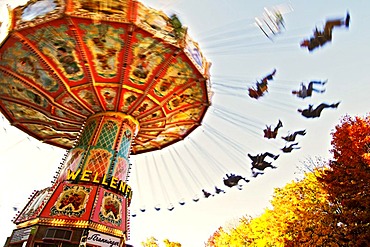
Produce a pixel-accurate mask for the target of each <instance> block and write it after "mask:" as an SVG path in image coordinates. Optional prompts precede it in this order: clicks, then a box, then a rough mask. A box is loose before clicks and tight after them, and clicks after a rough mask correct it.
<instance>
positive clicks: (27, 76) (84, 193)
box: [0, 0, 211, 247]
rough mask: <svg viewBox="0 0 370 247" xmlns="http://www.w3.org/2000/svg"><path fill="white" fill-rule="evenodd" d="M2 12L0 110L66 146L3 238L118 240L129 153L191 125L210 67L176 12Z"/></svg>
mask: <svg viewBox="0 0 370 247" xmlns="http://www.w3.org/2000/svg"><path fill="white" fill-rule="evenodd" d="M9 12H10V20H9V25H8V27H7V35H6V37H5V39H4V40H3V41H2V43H1V45H0V110H1V112H2V114H3V115H4V116H5V117H6V118H7V119H8V121H9V122H10V123H11V124H12V125H13V126H15V127H17V128H19V129H20V130H22V131H24V132H25V133H27V134H28V135H30V136H32V137H34V138H36V139H38V140H40V141H42V142H45V143H48V144H50V145H54V146H57V147H60V148H64V149H66V150H68V151H67V153H66V156H65V157H64V159H63V161H62V163H61V166H60V167H59V168H58V170H57V174H56V176H55V177H54V181H53V183H52V185H51V186H50V187H48V188H45V189H43V190H38V191H35V193H34V194H33V195H32V197H31V199H30V201H29V203H28V204H27V205H26V206H25V208H24V209H23V210H22V211H21V212H20V213H19V214H18V215H17V216H16V217H15V220H14V223H15V224H16V229H15V230H14V231H13V233H12V235H11V236H10V237H9V239H8V241H7V244H6V245H7V246H39V247H42V246H57V245H58V246H60V247H62V246H107V247H108V246H110V247H112V246H125V242H126V240H127V238H128V236H129V235H128V233H129V210H128V209H129V206H130V202H131V199H134V197H133V191H132V189H131V187H130V185H129V181H128V174H129V169H130V162H129V157H130V155H138V154H141V153H145V152H151V151H155V150H159V149H162V148H164V147H166V146H169V145H171V144H173V143H175V142H177V141H180V140H182V139H183V138H184V137H186V136H187V135H189V134H190V133H191V132H192V131H193V130H194V129H195V128H197V127H198V126H199V125H200V124H201V122H202V119H203V117H204V115H205V113H206V111H207V109H208V107H209V105H210V102H211V91H210V84H209V67H210V63H209V62H207V60H206V59H205V58H204V57H203V55H202V53H201V51H200V50H199V47H198V44H197V43H196V42H194V41H193V40H192V39H191V38H190V37H189V35H188V33H187V29H186V28H185V27H184V26H182V24H181V22H180V20H179V19H178V17H177V16H176V15H172V16H168V15H166V14H165V13H163V12H162V11H158V10H155V9H152V8H149V7H146V6H144V5H143V4H142V3H140V2H138V1H135V0H114V1H113V0H30V1H29V2H28V3H27V4H25V5H23V6H20V7H17V8H15V9H13V10H9ZM45 155H47V154H45ZM29 165H32V166H34V167H35V170H37V164H29ZM40 172H42V171H40ZM139 176H140V174H139Z"/></svg>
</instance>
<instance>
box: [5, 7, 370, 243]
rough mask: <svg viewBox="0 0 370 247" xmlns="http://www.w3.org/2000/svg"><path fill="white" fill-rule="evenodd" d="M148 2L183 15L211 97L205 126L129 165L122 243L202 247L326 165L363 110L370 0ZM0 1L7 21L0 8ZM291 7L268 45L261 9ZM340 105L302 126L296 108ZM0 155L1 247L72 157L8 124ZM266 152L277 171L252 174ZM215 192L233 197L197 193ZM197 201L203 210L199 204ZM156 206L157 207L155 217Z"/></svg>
mask: <svg viewBox="0 0 370 247" xmlns="http://www.w3.org/2000/svg"><path fill="white" fill-rule="evenodd" d="M11 2H12V3H15V2H14V1H11ZM23 2H24V1H23ZM143 2H144V3H145V4H146V5H147V6H151V7H154V8H156V9H162V10H163V11H164V12H165V13H167V14H172V13H176V14H178V16H179V18H180V20H181V21H182V23H183V24H184V25H185V26H187V27H188V29H189V34H190V35H191V36H192V37H193V38H194V40H195V41H197V42H198V43H199V46H200V48H201V49H202V51H203V53H204V55H205V56H206V58H207V59H208V60H209V61H210V62H212V67H211V82H212V83H213V88H214V91H215V95H214V97H213V101H212V106H211V107H210V108H209V111H208V113H207V115H206V117H205V120H204V123H203V125H202V126H201V127H199V128H198V129H197V130H196V131H194V132H193V133H192V134H191V135H190V136H189V137H188V138H186V139H185V140H184V141H182V142H180V143H178V144H176V145H174V146H172V147H169V148H165V149H164V150H162V151H159V152H153V153H149V154H143V155H140V156H132V157H131V161H132V163H133V168H132V171H133V172H132V175H131V177H130V180H129V182H128V183H129V184H130V185H131V186H132V188H133V192H134V194H133V202H132V206H131V211H132V212H133V213H136V217H131V219H130V228H131V230H130V240H129V241H128V242H127V243H130V244H133V245H134V246H141V245H140V242H141V241H143V240H145V239H146V238H147V237H150V236H154V237H156V238H157V239H158V240H160V242H161V244H162V240H163V239H165V238H169V240H171V241H176V242H180V243H181V244H182V246H183V247H198V246H199V247H200V246H203V243H204V242H205V241H207V239H208V237H209V236H210V235H212V234H213V232H214V231H216V230H217V228H218V227H219V226H225V225H232V224H234V223H235V221H236V219H238V218H240V217H241V216H243V215H246V214H250V215H253V216H254V215H258V214H259V213H261V212H262V211H263V209H264V208H265V207H268V206H269V200H270V199H271V195H272V193H273V189H274V188H276V187H282V186H284V184H286V183H287V182H290V181H291V180H292V179H295V178H296V177H297V176H299V175H297V174H296V172H297V169H296V166H302V162H303V161H304V160H306V159H307V158H310V157H315V156H322V157H324V158H330V153H329V150H330V148H331V146H330V141H331V136H330V133H331V131H332V130H333V129H334V127H335V125H337V124H338V123H339V119H340V118H341V117H342V116H344V115H345V114H349V115H360V116H364V115H365V114H367V113H368V111H369V109H370V101H369V98H368V92H369V91H370V79H369V77H368V76H367V73H366V72H367V70H368V69H369V68H370V59H369V57H370V56H369V55H370V46H369V38H370V31H369V27H368V26H367V25H368V23H369V20H370V15H369V13H368V10H369V9H370V1H368V0H358V1H351V0H343V1H335V0H328V1H325V2H324V3H323V1H320V0H313V1H309V2H308V1H304V2H303V1H299V0H292V1H286V2H284V1H273V0H262V1H252V0H233V1H227V0H202V1H196V0H182V1H163V0H162V1H159V2H158V1H154V0H153V1H149V0H146V1H143ZM0 3H1V4H0V6H1V10H2V12H1V13H4V8H5V7H4V6H5V5H4V3H5V1H4V0H0ZM288 4H290V5H291V6H292V8H293V11H291V12H289V13H286V14H285V15H284V18H285V26H286V30H283V31H282V33H281V34H279V35H277V36H275V37H274V38H273V41H270V40H269V39H267V38H266V37H265V36H264V34H263V33H262V32H261V30H259V28H258V27H257V26H256V25H255V24H254V18H255V17H259V16H261V15H262V13H263V9H264V7H273V6H276V5H284V6H287V5H288ZM347 11H349V13H350V14H351V23H350V27H349V29H346V28H336V29H334V31H333V40H332V42H331V43H329V44H327V45H325V46H324V47H322V48H320V49H317V50H315V51H314V52H312V53H309V52H308V51H307V50H305V49H303V48H301V47H300V46H299V43H300V41H301V40H303V39H304V38H309V37H310V36H311V34H312V30H313V29H314V27H315V26H317V27H318V28H320V27H322V26H323V25H324V22H325V20H326V19H327V18H337V17H338V18H342V17H344V16H345V14H346V12H347ZM5 13H6V11H5ZM1 16H2V18H6V16H5V15H4V14H2V15H1ZM274 68H276V69H277V73H276V76H275V79H274V81H272V82H270V83H269V92H268V93H267V94H266V95H265V96H263V98H261V99H259V100H255V99H251V98H249V96H248V95H247V91H246V90H247V88H248V87H250V86H253V85H254V84H255V82H256V80H258V79H261V78H262V77H264V76H265V75H267V74H268V73H270V72H271V71H272V70H273V69H274ZM326 79H328V83H327V84H326V85H325V89H326V91H325V93H323V94H315V93H314V95H313V97H311V98H306V99H299V98H296V97H295V96H293V95H292V94H291V91H292V90H296V89H298V87H299V85H300V83H301V82H305V83H307V82H309V81H310V80H326ZM339 101H340V105H339V108H338V109H325V110H324V111H323V113H322V116H321V117H320V118H318V119H306V118H304V117H302V116H301V115H300V114H299V113H298V112H297V109H299V108H300V109H303V108H306V107H307V106H308V104H314V106H316V105H318V104H320V103H322V102H326V103H335V102H339ZM279 119H280V120H281V121H282V122H283V125H284V126H283V128H282V129H280V130H279V135H278V138H277V139H276V140H274V139H265V138H263V129H264V128H265V125H272V126H275V125H276V124H277V121H278V120H279ZM300 129H306V132H307V134H306V135H305V136H303V137H299V138H298V143H299V145H298V146H299V147H301V148H300V149H299V150H293V152H292V153H287V154H285V153H282V152H281V150H280V148H282V147H283V146H284V145H285V142H284V141H283V140H282V139H281V136H283V135H285V134H288V133H290V132H294V131H295V130H300ZM0 148H1V149H0V150H1V151H0V164H1V165H2V167H3V169H4V170H3V172H2V179H1V180H0V181H1V182H0V186H1V190H0V212H1V213H0V244H3V243H4V242H5V240H6V237H7V236H10V234H11V232H12V230H13V229H14V225H13V224H12V223H11V222H10V220H11V219H12V218H13V217H14V216H15V213H16V212H14V211H13V207H18V208H19V209H22V208H23V206H25V204H26V202H27V198H28V196H29V195H30V194H31V193H32V191H33V190H35V189H37V190H38V189H43V188H45V187H47V186H50V184H51V183H50V181H51V180H52V177H53V175H54V174H55V172H56V170H57V167H58V166H59V163H60V162H61V160H62V157H63V154H64V153H65V151H64V150H60V149H57V148H52V147H51V146H49V145H45V144H40V143H39V142H38V141H36V140H33V139H32V138H27V136H26V135H24V134H23V133H21V132H20V131H19V130H17V129H15V128H14V127H11V126H9V124H8V122H7V121H6V120H2V119H0ZM265 151H270V152H272V153H276V154H280V157H279V158H278V159H277V160H276V161H274V163H273V164H274V165H276V166H277V167H278V168H277V169H274V170H271V169H267V170H266V173H265V174H264V175H262V176H259V177H257V178H251V177H250V160H249V159H248V157H247V153H251V154H258V153H263V152H265ZM177 153H178V154H180V155H179V156H178V155H177ZM190 153H192V155H189V154H190ZM173 157H174V158H173ZM220 170H222V171H227V172H229V173H231V172H232V173H236V174H241V175H243V176H245V177H247V178H249V179H251V182H250V183H248V184H245V185H243V189H242V190H238V189H237V188H231V189H230V188H227V187H225V186H223V183H222V178H223V176H224V175H225V174H223V173H221V172H219V171H220ZM214 186H218V187H219V188H222V189H224V190H225V191H226V193H225V194H219V195H215V196H214V197H211V198H207V199H206V198H203V197H202V194H201V189H203V188H204V189H205V190H207V191H209V192H212V193H214V191H213V189H214ZM196 194H197V195H198V196H199V197H200V200H199V202H193V201H192V198H194V197H195V196H196ZM180 200H184V201H185V202H186V203H185V205H184V206H180V205H179V201H180ZM169 204H172V205H173V206H174V207H175V208H174V210H173V211H169V210H167V209H166V208H167V206H168V205H169ZM157 205H158V206H160V207H161V210H160V211H156V210H154V206H157ZM140 208H145V209H146V212H144V213H143V212H141V211H140ZM162 246H164V245H162Z"/></svg>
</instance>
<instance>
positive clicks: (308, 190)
mask: <svg viewBox="0 0 370 247" xmlns="http://www.w3.org/2000/svg"><path fill="white" fill-rule="evenodd" d="M323 169H324V168H315V169H314V170H313V171H312V172H308V173H306V174H305V176H304V178H303V179H301V180H299V181H292V182H291V183H288V184H287V185H286V186H285V187H283V188H281V189H280V188H278V189H275V192H274V195H273V199H272V200H271V205H272V208H267V209H265V211H264V213H263V214H262V215H261V216H259V217H256V218H253V219H251V218H250V217H243V218H242V219H241V220H240V224H239V225H238V226H236V227H235V228H233V229H230V230H229V231H225V230H224V229H223V228H219V229H218V231H216V232H215V233H214V234H213V235H212V236H211V237H210V238H209V239H208V242H207V243H206V246H207V247H224V246H225V247H226V246H228V247H230V246H235V247H239V246H276V247H278V246H323V245H328V246H336V245H335V244H332V243H334V242H335V241H336V234H334V232H335V231H334V230H335V224H334V223H333V222H332V220H331V218H330V215H331V214H330V213H331V212H332V211H333V210H334V209H333V208H332V207H331V206H330V204H329V202H328V200H327V196H328V195H327V194H326V192H325V190H324V188H323V187H322V186H321V183H320V182H319V181H318V180H317V178H318V177H319V176H321V174H322V170H323ZM329 244H332V245H329Z"/></svg>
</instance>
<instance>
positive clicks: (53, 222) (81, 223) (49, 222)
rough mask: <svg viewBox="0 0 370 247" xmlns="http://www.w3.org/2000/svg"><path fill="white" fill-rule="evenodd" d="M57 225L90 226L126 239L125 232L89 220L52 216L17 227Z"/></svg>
mask: <svg viewBox="0 0 370 247" xmlns="http://www.w3.org/2000/svg"><path fill="white" fill-rule="evenodd" d="M37 224H38V225H44V226H55V227H74V228H90V229H93V230H96V231H99V232H102V233H107V234H110V235H114V236H116V237H120V238H124V240H125V241H126V234H125V232H123V231H121V230H118V229H114V228H110V227H107V226H105V225H102V224H98V223H95V222H91V221H87V220H67V219H52V218H36V219H33V220H29V221H26V222H23V223H21V224H18V225H17V229H20V228H25V227H29V226H33V225H37Z"/></svg>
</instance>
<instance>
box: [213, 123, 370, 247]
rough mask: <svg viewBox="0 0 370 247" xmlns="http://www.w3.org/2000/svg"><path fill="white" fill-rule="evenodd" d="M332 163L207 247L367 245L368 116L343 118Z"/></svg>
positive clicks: (369, 237) (279, 192) (316, 169)
mask: <svg viewBox="0 0 370 247" xmlns="http://www.w3.org/2000/svg"><path fill="white" fill-rule="evenodd" d="M332 137H333V138H332V150H330V151H331V152H332V153H333V158H332V159H331V160H329V161H328V162H324V161H322V160H318V162H319V163H318V165H316V166H315V167H314V169H312V170H310V172H307V173H305V175H304V177H303V178H302V179H301V180H297V181H292V182H291V183H288V184H287V185H286V186H285V187H283V188H277V189H275V191H274V195H273V198H272V200H271V207H270V208H266V209H265V211H264V213H263V214H261V215H260V216H259V217H256V218H251V217H247V216H246V217H243V218H241V219H240V223H239V225H237V226H236V227H234V228H232V229H230V230H228V231H225V230H224V229H223V228H222V227H220V228H219V229H218V230H217V231H216V232H215V233H214V234H213V235H212V236H211V237H210V238H209V239H208V242H207V243H206V246H207V247H211V246H212V247H224V246H225V247H226V246H289V247H293V246H334V247H339V246H341V247H342V246H348V247H349V246H351V247H352V246H359V247H360V246H370V196H369V181H370V117H369V116H367V117H364V118H360V117H354V118H351V117H349V116H345V117H343V119H342V120H341V122H340V124H339V125H338V126H336V128H335V131H334V132H333V133H332Z"/></svg>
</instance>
